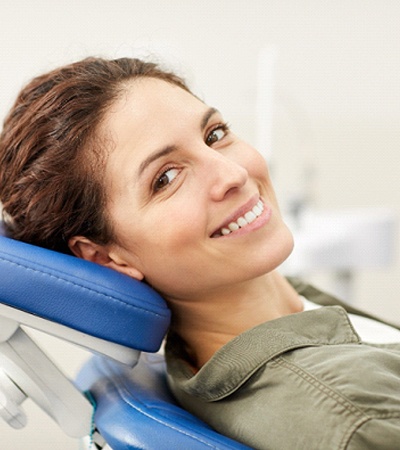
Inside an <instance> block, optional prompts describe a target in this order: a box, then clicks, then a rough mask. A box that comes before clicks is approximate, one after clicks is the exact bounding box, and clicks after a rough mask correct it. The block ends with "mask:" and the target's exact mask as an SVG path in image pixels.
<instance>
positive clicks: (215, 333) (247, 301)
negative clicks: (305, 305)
mask: <svg viewBox="0 0 400 450" xmlns="http://www.w3.org/2000/svg"><path fill="white" fill-rule="evenodd" d="M169 306H170V308H171V310H172V316H173V322H172V329H173V330H174V331H175V332H176V333H177V334H178V335H179V336H180V337H181V339H182V340H183V341H184V342H185V345H186V351H187V353H188V355H190V358H191V360H192V362H193V365H194V366H195V368H200V367H201V366H202V365H204V364H205V363H206V362H207V361H208V360H209V359H210V358H211V357H212V355H213V354H214V353H215V352H216V351H217V350H218V349H219V348H221V347H222V346H224V345H225V344H226V343H227V342H229V341H230V340H231V339H233V338H234V337H236V336H238V335H239V334H241V333H243V332H244V331H246V330H249V329H250V328H253V327H255V326H257V325H260V324H261V323H264V322H266V321H268V320H273V319H277V318H279V317H282V316H285V315H288V314H292V313H295V312H300V311H301V310H302V304H301V301H300V299H299V297H298V295H297V293H296V291H295V290H294V289H293V288H292V287H291V285H290V284H289V283H288V282H287V281H286V279H285V278H284V277H282V276H281V275H279V274H278V273H277V272H271V273H269V274H266V275H263V276H262V277H260V278H257V279H254V280H251V281H247V282H245V283H242V284H240V285H235V286H232V289H229V291H227V290H226V289H224V291H223V293H221V292H218V293H213V294H211V295H210V293H208V295H207V296H202V297H201V298H196V299H193V298H190V299H187V300H184V299H179V300H177V299H169Z"/></svg>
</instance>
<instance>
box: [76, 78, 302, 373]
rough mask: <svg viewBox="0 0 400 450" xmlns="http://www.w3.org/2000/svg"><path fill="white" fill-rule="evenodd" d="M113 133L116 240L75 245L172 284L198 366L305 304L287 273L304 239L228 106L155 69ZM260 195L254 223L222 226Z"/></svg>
mask: <svg viewBox="0 0 400 450" xmlns="http://www.w3.org/2000/svg"><path fill="white" fill-rule="evenodd" d="M101 133H102V134H103V135H104V137H106V138H107V139H111V141H112V142H113V144H114V145H113V149H112V150H111V152H110V154H109V156H108V160H107V164H106V173H105V180H104V183H105V186H106V189H107V194H108V199H109V200H108V205H107V209H108V213H109V217H110V218H111V221H112V226H113V229H114V233H115V236H116V241H115V242H113V243H112V244H109V245H104V246H101V245H97V244H94V243H93V242H91V241H90V240H88V239H86V238H84V237H82V236H75V237H74V238H72V239H71V240H70V243H69V245H70V248H71V250H72V251H73V252H74V253H75V254H76V255H77V256H80V257H83V258H85V259H89V260H92V261H95V262H98V263H100V264H103V265H106V266H109V267H111V268H113V269H115V270H118V271H120V272H122V273H125V274H127V275H129V276H131V277H134V278H137V279H143V278H144V279H145V280H146V281H147V282H148V283H149V284H150V285H152V286H153V287H155V288H156V289H157V290H158V291H159V292H161V293H162V294H163V295H164V297H165V298H166V300H167V302H168V304H169V306H170V307H171V309H172V312H173V323H172V326H173V328H174V329H175V331H177V332H178V333H179V334H180V336H181V337H182V339H183V340H184V341H185V342H186V344H187V349H188V353H189V354H190V355H191V359H192V360H193V362H194V363H193V365H194V367H200V366H201V365H202V364H204V363H205V362H206V361H207V360H208V358H209V357H210V356H212V354H213V353H214V352H215V351H216V350H217V349H218V348H219V347H221V346H222V345H224V344H225V343H226V342H228V341H229V340H230V339H231V338H232V337H234V336H236V335H238V334H239V333H241V332H243V331H245V330H246V329H249V328H250V327H253V326H255V325H258V324H259V323H261V322H264V321H265V320H270V319H273V318H277V317H280V316H282V315H285V314H290V313H292V312H296V311H299V310H300V308H301V306H300V304H299V301H298V299H297V295H296V294H295V292H294V291H293V290H292V288H291V287H290V286H289V285H288V284H287V282H286V281H285V280H284V278H283V277H281V276H280V275H279V274H278V273H277V272H276V271H275V269H276V268H277V267H278V266H279V265H280V264H281V263H282V262H283V261H284V260H285V259H286V258H287V257H288V255H289V254H290V252H291V251H292V248H293V240H292V235H291V233H290V231H289V230H288V228H287V227H286V225H285V223H284V222H283V220H282V217H281V215H280V211H279V207H278V203H277V200H276V197H275V193H274V190H273V186H272V183H271V180H270V177H269V173H268V168H267V165H266V163H265V161H264V159H263V158H262V156H261V155H260V154H259V153H258V152H257V151H256V150H255V149H254V148H252V147H251V146H250V145H248V144H247V143H245V142H244V141H242V140H241V139H239V138H238V137H237V136H235V135H234V134H233V133H232V132H231V131H230V130H229V129H228V128H227V127H226V125H225V122H224V120H223V118H222V116H221V114H220V113H219V112H218V111H217V110H215V109H213V108H210V107H209V106H208V105H206V104H204V103H203V102H202V101H200V100H199V99H198V98H196V97H195V96H193V95H191V94H190V93H188V92H186V91H184V90H183V89H181V88H179V87H177V86H174V85H172V84H168V83H166V82H164V81H160V80H156V79H151V78H147V79H142V80H139V81H135V82H132V83H131V84H130V85H128V87H127V89H126V92H125V94H124V95H122V96H121V97H120V98H119V100H118V101H117V102H116V103H115V104H114V105H113V106H112V108H110V110H109V112H108V114H107V115H106V118H105V120H104V122H103V123H102V126H101ZM260 199H261V200H262V202H263V204H264V211H263V212H262V214H261V215H260V216H259V217H257V219H256V220H255V221H254V222H252V223H251V224H249V225H246V226H245V227H243V228H241V229H240V230H238V231H235V232H233V233H231V234H229V235H228V236H220V235H219V233H218V231H219V230H220V229H221V227H222V226H226V225H227V223H229V222H231V221H234V220H236V219H237V218H238V217H239V216H241V215H244V213H245V212H247V211H249V210H251V209H252V208H253V207H254V206H255V205H256V204H257V202H259V200H260Z"/></svg>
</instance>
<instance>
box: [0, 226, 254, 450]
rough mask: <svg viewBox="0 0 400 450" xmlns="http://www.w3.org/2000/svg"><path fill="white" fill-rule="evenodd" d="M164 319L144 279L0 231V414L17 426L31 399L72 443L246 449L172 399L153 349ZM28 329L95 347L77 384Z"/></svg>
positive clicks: (110, 447) (112, 448) (120, 448)
mask: <svg viewBox="0 0 400 450" xmlns="http://www.w3.org/2000/svg"><path fill="white" fill-rule="evenodd" d="M169 321H170V312H169V310H168V308H167V306H166V304H165V302H164V300H163V299H162V298H161V297H160V296H159V295H158V294H157V293H156V292H155V291H153V290H152V289H151V288H149V286H147V285H146V284H145V283H141V282H138V281H136V280H132V279H131V278H129V277H126V276H124V275H122V274H119V273H117V272H115V271H112V270H110V269H107V268H105V267H101V266H99V265H97V264H93V263H90V262H87V261H83V260H80V259H78V258H75V257H73V256H69V255H63V254H60V253H57V252H53V251H50V250H46V249H43V248H39V247H35V246H32V245H29V244H26V243H22V242H19V241H15V240H12V239H10V238H7V237H6V236H5V235H4V232H3V231H1V230H0V416H1V417H2V418H3V419H4V420H5V421H6V422H8V423H9V424H10V425H11V426H12V427H14V428H17V429H18V428H22V427H23V426H24V425H25V424H26V416H25V413H24V409H23V402H24V400H25V399H26V398H28V397H29V398H31V399H32V400H33V401H34V402H35V403H37V405H39V406H40V407H41V408H42V409H43V410H44V411H45V412H46V413H47V414H48V415H49V416H50V417H52V418H53V419H54V420H55V421H56V422H57V424H58V425H59V426H60V427H61V429H62V430H63V431H64V432H65V433H67V434H68V435H69V436H72V437H76V438H77V439H79V440H77V448H78V444H79V445H81V446H82V445H83V446H84V447H83V448H85V449H87V450H94V449H96V450H98V449H103V450H106V449H107V450H130V449H153V450H163V449H168V450H180V449H182V450H204V449H208V450H210V449H246V448H247V449H248V448H249V447H246V446H244V445H242V444H240V443H238V442H235V441H233V440H231V439H229V438H227V437H225V436H222V435H220V434H218V433H217V432H215V431H214V430H212V429H211V428H210V427H209V426H207V425H206V424H204V423H203V422H202V421H200V420H199V419H197V418H195V417H194V416H192V415H191V414H189V413H188V412H186V411H185V410H183V409H182V408H180V407H179V406H178V405H177V404H176V403H175V401H174V399H173V397H172V396H171V394H170V392H169V391H168V387H167V384H166V377H165V363H164V360H163V356H162V354H161V353H159V352H158V350H159V348H160V346H161V344H162V341H163V338H164V336H165V334H166V331H167V328H168V326H169ZM26 327H28V328H29V327H31V328H34V329H38V330H41V331H44V332H46V333H49V334H51V335H54V336H57V337H59V338H62V339H65V340H67V341H69V342H72V343H74V344H77V345H79V346H81V347H84V348H86V349H89V350H90V351H91V352H93V354H94V355H93V357H91V358H90V359H89V361H88V362H87V363H85V364H84V366H83V368H82V370H81V371H80V373H79V375H78V378H77V380H75V381H74V382H72V381H70V380H69V379H68V378H67V377H66V376H65V375H63V373H62V372H61V371H60V370H59V369H58V368H57V367H56V366H55V365H54V363H53V362H52V361H51V360H50V359H49V358H48V357H47V356H46V354H45V353H44V352H43V351H42V350H41V349H40V348H39V346H38V345H37V344H36V343H35V342H34V341H33V340H32V339H31V337H30V336H29V335H28V334H27V333H26V332H25V329H26ZM157 352H158V353H157ZM81 448H82V447H81Z"/></svg>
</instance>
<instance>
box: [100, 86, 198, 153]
mask: <svg viewBox="0 0 400 450" xmlns="http://www.w3.org/2000/svg"><path fill="white" fill-rule="evenodd" d="M205 109H207V106H206V105H205V104H204V103H203V102H202V101H200V100H199V99H198V98H197V97H195V96H194V95H192V94H191V93H190V92H188V91H185V90H184V89H182V88H181V87H179V86H177V85H174V84H172V83H168V82H166V81H163V80H159V79H155V78H140V79H137V80H134V81H132V82H130V83H128V84H127V85H126V87H125V89H124V90H123V91H122V92H121V94H120V96H119V97H118V99H117V100H116V101H115V102H114V103H113V104H112V106H111V107H110V108H109V110H108V112H107V113H106V115H105V118H104V120H103V122H102V125H101V131H102V132H103V133H105V134H106V136H108V137H111V139H112V141H113V142H114V143H116V144H118V145H125V144H126V142H125V139H128V140H129V142H130V144H132V143H133V142H132V137H133V135H134V137H135V141H137V142H138V143H140V141H141V140H142V139H146V141H147V140H148V139H150V138H151V137H154V135H155V131H156V130H157V131H158V133H160V130H161V129H162V128H163V127H164V128H166V127H167V126H171V125H172V124H174V125H176V124H177V121H178V119H179V121H182V120H184V119H187V120H190V119H195V117H196V113H198V114H202V112H203V111H204V110H205Z"/></svg>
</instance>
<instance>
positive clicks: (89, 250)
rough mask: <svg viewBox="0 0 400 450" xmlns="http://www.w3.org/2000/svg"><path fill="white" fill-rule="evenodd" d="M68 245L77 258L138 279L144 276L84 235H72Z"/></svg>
mask: <svg viewBox="0 0 400 450" xmlns="http://www.w3.org/2000/svg"><path fill="white" fill-rule="evenodd" d="M68 246H69V248H70V250H71V252H72V253H73V254H74V255H75V256H77V257H78V258H82V259H86V260H87V261H91V262H94V263H97V264H100V265H102V266H105V267H109V268H110V269H113V270H116V271H117V272H120V273H123V274H125V275H128V276H130V277H131V278H135V279H136V280H139V281H141V280H143V278H144V275H143V273H142V272H140V270H138V269H136V267H133V266H131V265H130V264H127V263H126V262H125V261H124V260H123V259H121V258H120V257H119V256H118V255H116V254H115V253H114V252H112V251H110V250H109V249H108V248H107V247H106V246H103V245H99V244H96V243H94V242H93V241H91V240H90V239H88V238H86V237H84V236H74V237H72V238H71V239H70V240H69V241H68Z"/></svg>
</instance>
